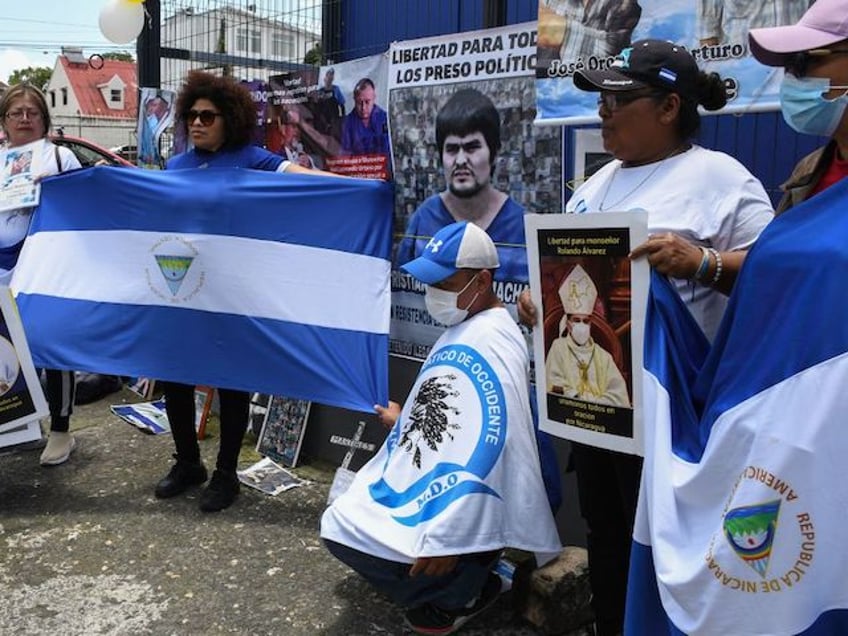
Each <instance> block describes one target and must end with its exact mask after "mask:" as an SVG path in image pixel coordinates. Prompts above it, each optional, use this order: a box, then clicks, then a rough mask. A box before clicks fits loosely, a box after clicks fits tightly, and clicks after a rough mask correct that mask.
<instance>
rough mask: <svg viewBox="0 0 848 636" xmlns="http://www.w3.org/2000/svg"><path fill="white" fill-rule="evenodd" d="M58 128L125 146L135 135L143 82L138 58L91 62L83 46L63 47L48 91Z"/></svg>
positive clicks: (105, 143)
mask: <svg viewBox="0 0 848 636" xmlns="http://www.w3.org/2000/svg"><path fill="white" fill-rule="evenodd" d="M45 95H46V97H47V105H48V107H49V108H50V115H51V118H52V120H53V127H54V128H62V129H63V130H64V131H65V132H66V133H67V134H69V135H76V136H78V137H85V138H86V139H89V140H91V141H93V142H95V143H98V144H100V145H101V146H105V147H107V148H108V147H111V146H121V145H126V144H130V143H134V141H132V140H133V139H134V138H135V129H136V118H137V116H138V82H137V79H136V65H135V62H121V61H118V60H103V59H101V58H99V57H95V58H94V59H93V60H92V61H91V63H89V59H88V58H87V57H85V56H83V54H82V51H81V49H72V48H67V49H63V52H62V55H59V56H57V57H56V64H55V65H54V67H53V74H52V75H51V76H50V81H49V82H48V84H47V88H46V90H45Z"/></svg>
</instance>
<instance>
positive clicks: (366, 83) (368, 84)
mask: <svg viewBox="0 0 848 636" xmlns="http://www.w3.org/2000/svg"><path fill="white" fill-rule="evenodd" d="M366 88H370V89H372V90H374V91H376V90H377V88H376V87H375V86H374V82H372V81H371V78H370V77H363V78H362V79H361V80H359V81H358V82H357V83H356V86H354V87H353V98H354V99H356V96H357V95H359V93H361V92H362V91H364V90H365V89H366Z"/></svg>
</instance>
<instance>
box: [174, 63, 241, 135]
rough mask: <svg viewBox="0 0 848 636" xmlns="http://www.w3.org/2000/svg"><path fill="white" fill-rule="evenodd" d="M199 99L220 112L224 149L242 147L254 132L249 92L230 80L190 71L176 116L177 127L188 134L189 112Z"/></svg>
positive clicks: (178, 101)
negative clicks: (206, 100) (178, 121)
mask: <svg viewBox="0 0 848 636" xmlns="http://www.w3.org/2000/svg"><path fill="white" fill-rule="evenodd" d="M198 99H208V100H209V101H210V102H212V103H213V104H215V107H216V108H218V110H220V111H221V115H222V116H223V117H222V119H223V120H224V144H223V146H222V147H224V148H238V147H240V146H245V145H247V144H248V143H250V141H251V140H252V139H253V132H254V129H255V128H256V105H255V104H254V102H253V98H252V97H251V96H250V91H249V90H248V89H247V87H246V86H245V85H244V84H241V83H239V82H237V81H236V80H234V79H233V78H231V77H221V76H218V75H213V74H212V73H207V72H205V71H191V72H190V73H189V74H188V76H187V77H186V79H185V82H183V86H182V88H181V89H180V93H179V95H177V108H176V112H177V115H178V117H179V118H180V126H182V127H183V129H184V130H185V131H186V132H188V121H187V119H188V111H190V110H191V107H192V106H194V103H195V102H196V101H197V100H198Z"/></svg>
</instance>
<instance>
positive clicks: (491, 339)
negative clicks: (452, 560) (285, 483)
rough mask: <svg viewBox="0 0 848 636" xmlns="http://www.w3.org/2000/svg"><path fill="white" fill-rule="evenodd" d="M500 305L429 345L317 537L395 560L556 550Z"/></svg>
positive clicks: (518, 343)
mask: <svg viewBox="0 0 848 636" xmlns="http://www.w3.org/2000/svg"><path fill="white" fill-rule="evenodd" d="M528 364H529V358H528V353H527V346H526V344H525V341H524V337H523V336H522V335H521V331H520V330H519V329H518V327H517V325H516V324H515V322H514V321H513V319H512V318H511V316H510V315H509V312H507V311H506V309H503V308H496V309H489V310H487V311H484V312H481V313H479V314H476V315H474V316H472V317H471V318H469V319H468V320H466V321H464V322H462V323H460V324H459V325H456V326H454V327H451V328H449V329H448V330H447V331H445V332H444V333H443V334H442V336H441V337H440V338H439V339H438V340H437V341H436V344H435V345H433V349H432V350H431V352H430V355H429V357H428V358H427V360H426V361H425V362H424V365H423V366H422V367H421V372H420V373H419V374H418V378H417V379H416V381H415V384H414V385H413V387H412V391H411V392H410V394H409V398H408V399H407V400H406V403H405V404H404V407H403V410H402V412H401V416H400V418H398V421H397V423H396V424H395V426H394V428H393V429H392V431H391V432H390V433H389V436H388V437H387V438H386V441H385V443H384V444H383V446H382V447H381V448H380V450H379V451H378V452H377V454H376V455H375V456H374V457H373V458H372V459H371V461H369V462H368V463H367V464H366V465H365V466H363V467H362V468H361V469H360V470H359V472H358V473H357V475H356V478H355V479H354V481H353V483H352V485H351V487H350V489H349V490H348V491H347V492H345V493H344V494H343V495H341V496H340V497H338V498H337V499H335V500H334V501H333V504H332V505H331V506H330V507H329V508H328V509H327V510H326V511H325V512H324V516H323V517H322V519H321V536H322V537H324V538H325V539H330V540H332V541H335V542H337V543H341V544H343V545H346V546H349V547H351V548H354V549H356V550H359V551H361V552H365V553H367V554H371V555H374V556H377V557H380V558H383V559H389V560H391V561H396V562H401V563H411V562H413V561H414V560H415V559H416V558H418V557H428V556H447V555H460V554H469V553H472V552H483V551H488V550H497V549H501V548H503V547H512V548H517V549H522V550H527V551H530V552H543V553H554V552H558V551H559V549H560V541H559V537H558V535H557V529H556V524H555V522H554V518H553V515H552V514H551V508H550V505H549V504H548V499H547V496H546V494H545V487H544V485H543V483H542V475H541V469H540V467H539V455H538V450H537V447H536V437H535V434H534V431H533V420H532V417H531V414H530V399H529V395H528V392H527V391H528V382H527V373H528Z"/></svg>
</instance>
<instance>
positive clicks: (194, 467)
mask: <svg viewBox="0 0 848 636" xmlns="http://www.w3.org/2000/svg"><path fill="white" fill-rule="evenodd" d="M208 476H209V475H208V473H207V472H206V467H205V466H204V465H203V462H201V461H199V460H198V461H196V462H187V461H184V460H181V459H177V463H176V464H174V465H173V466H172V467H171V470H170V471H168V474H167V475H165V476H164V477H163V478H162V480H161V481H160V482H159V483H158V484H156V496H157V497H158V498H159V499H169V498H170V497H176V496H177V495H179V494H180V493H183V492H185V491H186V490H188V488H189V487H190V486H197V485H199V484H202V483H203V482H204V481H206V478H207V477H208Z"/></svg>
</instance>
